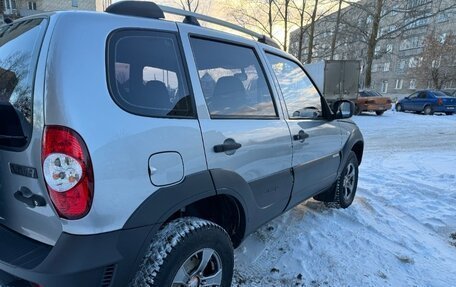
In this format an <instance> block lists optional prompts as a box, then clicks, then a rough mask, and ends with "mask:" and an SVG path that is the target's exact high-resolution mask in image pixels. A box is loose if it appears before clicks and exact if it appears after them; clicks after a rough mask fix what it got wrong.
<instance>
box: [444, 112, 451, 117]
mask: <svg viewBox="0 0 456 287" xmlns="http://www.w3.org/2000/svg"><path fill="white" fill-rule="evenodd" d="M445 114H446V115H447V116H451V115H452V114H453V112H445Z"/></svg>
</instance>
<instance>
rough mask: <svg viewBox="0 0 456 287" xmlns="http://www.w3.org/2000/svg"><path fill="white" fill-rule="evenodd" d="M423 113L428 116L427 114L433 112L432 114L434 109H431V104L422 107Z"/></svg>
mask: <svg viewBox="0 0 456 287" xmlns="http://www.w3.org/2000/svg"><path fill="white" fill-rule="evenodd" d="M423 113H424V114H425V115H428V116H429V115H433V114H434V111H433V110H432V107H431V106H429V105H427V106H425V107H424V109H423Z"/></svg>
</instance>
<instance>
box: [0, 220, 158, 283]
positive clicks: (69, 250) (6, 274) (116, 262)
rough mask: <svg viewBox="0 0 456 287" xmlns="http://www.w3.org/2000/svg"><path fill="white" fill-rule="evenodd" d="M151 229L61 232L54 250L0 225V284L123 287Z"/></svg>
mask: <svg viewBox="0 0 456 287" xmlns="http://www.w3.org/2000/svg"><path fill="white" fill-rule="evenodd" d="M153 229H155V228H153V227H152V226H148V227H141V228H137V229H130V230H119V231H115V232H110V233H103V234H97V235H85V236H80V235H70V234H66V233H63V234H62V235H61V237H60V238H59V240H58V241H57V243H56V245H55V246H49V245H46V244H43V243H40V242H37V241H35V240H33V239H30V238H28V237H26V236H23V235H20V234H18V233H16V232H14V231H12V230H10V229H8V228H6V227H3V226H1V225H0V238H1V240H0V286H2V284H8V283H13V282H14V283H13V285H11V286H16V285H15V284H16V283H15V282H21V285H18V286H28V285H30V284H28V283H26V282H24V283H22V282H23V281H22V280H25V281H27V282H31V283H32V282H33V283H36V284H39V285H41V286H44V287H62V286H65V287H73V286H74V287H80V286H86V287H92V286H94V287H100V286H126V285H127V284H128V281H129V280H130V278H131V276H132V275H134V272H135V270H136V268H137V265H138V264H139V263H138V258H139V259H140V258H141V257H142V256H138V255H139V254H140V251H141V248H142V247H143V244H144V240H145V238H146V237H147V236H148V234H150V232H151V230H153ZM108 275H109V276H108ZM111 280H113V281H112V282H111ZM107 282H109V283H108V284H107ZM22 284H25V285H22ZM27 284H28V285H27Z"/></svg>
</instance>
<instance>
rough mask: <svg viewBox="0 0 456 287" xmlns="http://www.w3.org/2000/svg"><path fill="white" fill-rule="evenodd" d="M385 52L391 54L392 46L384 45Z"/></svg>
mask: <svg viewBox="0 0 456 287" xmlns="http://www.w3.org/2000/svg"><path fill="white" fill-rule="evenodd" d="M386 52H387V53H392V52H393V44H388V45H386Z"/></svg>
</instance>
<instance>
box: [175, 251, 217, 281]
mask: <svg viewBox="0 0 456 287" xmlns="http://www.w3.org/2000/svg"><path fill="white" fill-rule="evenodd" d="M222 271H223V268H222V260H221V258H220V255H218V253H217V252H216V251H215V250H214V249H212V248H204V249H201V250H199V251H197V252H195V253H193V254H192V255H191V256H190V257H189V258H187V260H185V262H184V264H183V265H182V266H181V267H180V268H179V270H178V271H177V274H176V275H175V277H174V280H173V283H172V285H171V286H172V287H217V286H221V285H222Z"/></svg>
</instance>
